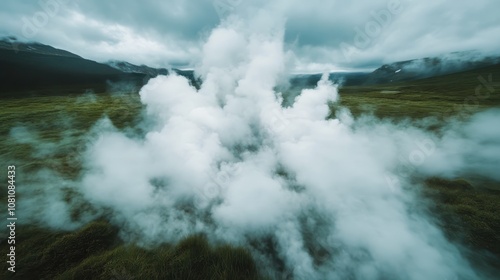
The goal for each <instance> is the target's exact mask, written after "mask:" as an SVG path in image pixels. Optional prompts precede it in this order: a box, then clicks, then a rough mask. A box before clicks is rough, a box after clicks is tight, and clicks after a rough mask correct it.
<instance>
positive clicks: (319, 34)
mask: <svg viewBox="0 0 500 280" xmlns="http://www.w3.org/2000/svg"><path fill="white" fill-rule="evenodd" d="M267 2H268V1H261V0H257V1H253V2H251V3H244V2H243V1H238V0H197V1H181V0H169V1H156V0H146V1H141V2H137V1H130V0H125V1H106V2H103V1H80V0H40V1H32V2H30V3H25V2H19V1H13V0H8V1H3V2H2V10H1V11H0V18H1V19H0V23H1V26H2V27H1V28H0V33H3V34H5V35H7V34H9V35H15V36H17V37H19V38H20V39H24V40H36V41H40V42H43V43H47V44H51V45H54V46H56V47H60V48H64V49H67V50H70V51H72V52H75V53H77V54H79V55H82V56H84V57H88V58H90V59H94V60H98V61H106V60H109V59H119V60H127V61H131V62H133V63H146V64H150V65H155V66H166V65H173V66H194V65H193V64H194V62H195V61H197V60H198V59H199V57H200V52H201V46H202V43H201V42H202V41H203V39H204V38H206V37H207V34H209V31H210V30H211V29H213V28H214V27H215V26H217V25H218V24H219V23H220V20H221V18H220V17H219V16H221V12H222V16H223V18H225V13H224V12H231V13H233V14H235V15H237V16H239V17H243V18H245V19H246V20H250V21H252V20H254V18H253V14H254V12H255V11H256V10H258V9H264V8H265V9H267V10H272V12H273V13H274V14H275V15H276V17H283V18H285V19H286V29H285V42H286V45H287V48H289V49H290V50H292V51H293V53H294V55H293V56H292V58H293V64H294V65H295V67H294V68H295V69H296V70H299V71H300V70H302V71H324V70H333V69H346V68H371V67H377V66H378V65H380V64H381V63H387V62H392V61H397V60H405V59H412V58H419V57H425V56H434V55H440V54H443V53H448V52H453V51H463V50H472V49H476V50H479V51H482V52H484V53H487V54H490V53H492V52H495V48H496V47H497V46H498V45H500V37H498V36H497V35H498V34H500V22H499V21H498V20H497V14H496V11H498V8H500V3H498V2H497V1H494V0H478V1H473V2H471V1H464V0H462V1H451V0H438V1H413V0H376V1H370V2H369V3H367V2H366V1H362V0H356V1H350V2H344V1H321V0H311V1H307V2H304V1H298V0H289V1H285V0H279V1H273V2H272V3H271V4H269V3H267ZM54 5H57V7H56V8H55V6H54ZM44 7H45V8H44ZM37 13H38V14H37ZM40 13H45V15H48V17H47V20H44V18H43V16H40ZM37 16H38V17H37ZM36 20H38V23H43V24H38V26H37V22H36ZM28 22H29V23H28ZM30 24H32V26H31V27H30V26H29V25H30ZM254 24H256V25H258V23H254ZM33 26H34V27H35V28H32V27H33ZM33 29H35V32H32V31H33ZM26 35H28V36H26Z"/></svg>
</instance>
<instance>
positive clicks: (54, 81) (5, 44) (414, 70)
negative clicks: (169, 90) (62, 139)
mask: <svg viewBox="0 0 500 280" xmlns="http://www.w3.org/2000/svg"><path fill="white" fill-rule="evenodd" d="M496 63H500V57H483V56H481V55H480V54H478V53H475V52H457V53H451V54H448V55H444V56H442V57H433V58H421V59H414V60H407V61H400V62H394V63H390V64H385V65H382V66H381V67H380V68H378V69H376V70H375V71H373V72H371V73H370V72H337V73H330V75H329V79H330V80H332V81H334V82H335V83H338V84H341V85H343V86H363V85H378V84H390V83H397V82H404V81H413V80H418V79H423V78H429V77H436V76H441V75H446V74H450V73H457V72H462V71H466V70H470V69H477V68H481V67H485V66H488V65H493V64H496ZM171 71H174V72H176V73H177V74H179V75H182V76H185V77H187V78H188V79H189V80H190V81H191V84H193V85H194V86H195V87H197V88H199V87H200V85H201V81H200V80H199V79H198V78H196V77H195V75H194V72H193V71H190V70H188V71H183V70H179V69H171ZM168 73H169V70H168V69H165V68H153V67H149V66H147V65H135V64H132V63H129V62H125V61H109V62H107V63H98V62H95V61H92V60H88V59H85V58H82V57H80V56H78V55H76V54H73V53H71V52H68V51H65V50H60V49H57V48H54V47H51V46H48V45H44V44H40V43H23V42H19V41H17V40H16V39H15V38H14V37H6V38H3V39H0V95H3V94H4V92H7V91H12V90H24V89H29V90H31V89H36V88H38V87H52V86H65V85H82V86H101V87H102V86H106V85H107V83H109V82H120V81H126V82H128V83H133V84H135V85H136V86H142V85H143V84H145V83H146V82H147V81H148V80H149V79H150V78H152V77H155V76H157V75H167V74H168ZM320 79H321V74H313V75H294V76H292V77H291V78H290V85H291V87H292V88H295V89H298V88H311V87H314V86H315V85H316V84H317V82H318V81H319V80H320Z"/></svg>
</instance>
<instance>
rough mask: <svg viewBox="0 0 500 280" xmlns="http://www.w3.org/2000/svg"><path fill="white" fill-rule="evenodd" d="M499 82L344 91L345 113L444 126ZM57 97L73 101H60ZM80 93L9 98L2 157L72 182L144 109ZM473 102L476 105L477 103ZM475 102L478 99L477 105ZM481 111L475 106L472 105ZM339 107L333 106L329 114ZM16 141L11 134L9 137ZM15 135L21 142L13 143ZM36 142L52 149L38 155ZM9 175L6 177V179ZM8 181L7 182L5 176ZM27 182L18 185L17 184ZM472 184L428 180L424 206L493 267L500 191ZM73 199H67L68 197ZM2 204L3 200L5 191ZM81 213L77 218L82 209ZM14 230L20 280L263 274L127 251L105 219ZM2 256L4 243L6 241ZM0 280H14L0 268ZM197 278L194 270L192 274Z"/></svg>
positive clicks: (192, 258) (235, 251) (199, 255)
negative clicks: (101, 143)
mask: <svg viewBox="0 0 500 280" xmlns="http://www.w3.org/2000/svg"><path fill="white" fill-rule="evenodd" d="M490 75H492V77H493V81H495V79H496V78H497V77H500V67H499V66H492V67H487V68H484V69H480V70H475V71H468V72H464V73H460V74H452V75H447V76H443V77H438V78H431V79H426V80H421V81H414V82H409V83H395V84H390V85H381V86H370V87H345V88H342V89H341V91H340V95H341V102H340V104H341V106H346V107H348V108H349V109H350V110H351V112H352V113H353V115H354V116H355V117H358V116H360V115H361V114H363V113H368V114H374V115H375V116H377V117H379V118H390V119H394V120H396V121H397V120H401V119H408V118H409V119H412V120H418V119H422V118H426V117H436V118H437V119H439V120H440V121H441V122H442V123H445V122H446V120H447V119H448V118H450V117H459V118H467V117H469V116H470V115H471V114H472V113H474V112H477V111H480V110H484V109H487V108H493V107H497V108H500V87H496V88H495V91H493V92H489V94H488V96H486V92H487V91H486V89H485V88H483V91H482V95H480V96H478V95H476V88H477V87H478V86H479V85H481V81H480V80H479V79H478V77H483V78H484V79H486V80H487V79H488V77H489V76H490ZM61 92H69V93H70V94H66V95H61ZM83 92H85V88H82V87H69V88H64V89H58V90H57V91H52V90H51V89H45V90H39V91H37V92H36V95H35V96H32V94H33V92H11V93H9V94H6V95H5V96H8V97H4V98H2V99H1V102H2V111H1V112H0V155H1V156H0V159H1V161H2V162H8V164H16V166H17V167H18V168H19V170H21V171H22V172H24V173H25V174H29V172H34V171H36V170H39V169H40V168H50V169H52V170H55V171H56V172H57V173H58V175H59V176H61V178H67V179H74V178H76V177H77V176H78V174H79V172H80V171H81V166H80V165H79V164H75V162H74V161H73V159H74V158H77V157H78V155H79V151H80V149H79V148H78V147H81V146H83V145H85V141H86V139H85V138H83V135H85V134H86V133H87V132H88V131H89V130H90V129H91V127H92V126H93V125H94V124H95V123H96V122H97V121H98V120H99V119H101V118H102V117H103V116H108V117H109V119H110V120H111V121H112V123H113V124H114V125H115V126H116V127H117V128H119V129H125V128H127V127H131V126H133V124H135V123H137V122H139V121H140V120H141V118H140V117H141V111H142V109H143V106H142V105H141V103H140V100H139V97H138V95H137V94H136V93H134V92H128V93H127V92H125V93H122V94H110V93H106V92H104V91H103V90H102V91H99V90H98V91H97V94H95V95H89V94H83V95H82V94H81V93H83ZM474 98H475V99H474ZM472 101H474V102H472ZM471 105H475V106H471ZM337 107H338V105H332V112H333V111H335V110H336V109H337ZM13 133H14V134H15V133H18V134H16V136H17V137H11V136H12V134H13ZM14 138H16V139H17V140H14ZM34 143H37V145H38V144H39V143H43V144H44V145H46V146H47V147H52V152H50V153H47V154H37V150H36V145H34ZM2 176H3V175H2ZM2 178H4V177H2ZM20 180H22V179H20ZM471 182H472V181H471V180H470V178H460V179H459V178H457V180H444V179H440V178H428V180H426V181H423V182H422V184H423V185H424V186H425V187H424V189H423V190H422V199H428V200H430V201H433V202H434V203H433V204H432V205H434V206H433V207H434V208H433V209H429V211H432V212H433V213H434V214H435V216H436V219H437V223H439V224H440V225H441V226H442V228H443V229H444V231H445V233H446V235H447V237H448V238H449V239H451V240H453V241H454V242H457V243H459V244H463V245H464V246H465V247H466V248H468V249H470V254H469V256H468V257H469V259H470V260H472V261H475V262H477V263H478V265H481V264H480V263H482V260H483V259H478V258H477V254H478V253H477V252H484V253H485V254H481V256H483V255H487V256H488V255H489V256H490V257H487V258H486V259H485V262H486V263H488V262H489V263H491V265H494V262H495V258H497V257H500V247H499V245H498V244H500V213H499V209H500V192H499V191H498V190H500V187H499V186H498V183H496V182H484V184H483V183H477V182H473V183H471ZM68 199H71V197H70V198H68ZM0 201H1V202H0V205H1V206H2V207H3V206H4V204H5V201H6V193H5V192H2V193H0ZM74 210H75V217H76V216H78V211H79V209H74ZM17 232H18V237H17V238H18V240H19V245H18V256H19V257H18V265H19V271H18V273H16V274H15V277H16V278H17V279H73V278H87V279H156V278H160V276H161V278H163V279H258V278H260V276H259V273H258V269H257V268H256V266H255V263H254V262H253V261H252V259H251V256H250V254H249V253H248V252H246V251H245V250H244V249H242V248H234V247H230V246H226V245H219V246H215V247H214V246H211V245H209V244H208V242H207V240H206V239H205V238H204V237H203V236H192V237H188V238H186V239H184V240H183V241H181V242H180V243H179V244H164V245H162V246H160V247H157V248H155V249H151V250H148V249H143V248H140V247H137V246H135V245H131V244H125V243H123V242H122V241H120V239H119V238H118V236H117V230H116V228H114V227H113V226H111V225H110V224H109V223H108V222H107V221H105V220H101V221H95V222H92V223H90V224H88V225H87V226H85V227H84V228H82V229H80V230H78V231H76V232H64V231H54V230H48V229H46V228H44V227H43V226H42V225H22V226H19V227H18V228H17ZM0 244H1V245H0V251H1V252H6V251H7V248H8V245H7V244H6V242H5V239H4V238H2V239H1V243H0ZM1 267H2V274H3V277H2V279H8V278H6V277H10V276H11V275H10V274H9V273H10V272H7V269H6V268H7V264H6V263H5V262H3V263H2V265H1ZM193 271H196V272H197V273H196V274H194V273H193Z"/></svg>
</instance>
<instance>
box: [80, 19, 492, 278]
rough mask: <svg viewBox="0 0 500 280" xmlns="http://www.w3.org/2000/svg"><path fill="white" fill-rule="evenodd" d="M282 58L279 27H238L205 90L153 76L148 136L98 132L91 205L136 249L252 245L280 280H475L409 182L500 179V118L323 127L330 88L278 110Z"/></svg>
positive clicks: (210, 60) (208, 61)
mask: <svg viewBox="0 0 500 280" xmlns="http://www.w3.org/2000/svg"><path fill="white" fill-rule="evenodd" d="M265 16H266V15H264V14H259V15H258V16H257V18H259V22H263V21H262V20H261V18H260V17H264V18H265ZM267 22H269V20H267ZM269 26H278V27H279V26H280V23H279V22H278V23H277V24H276V25H269ZM283 49H284V47H283V32H282V29H281V28H272V29H271V30H269V29H266V28H264V27H263V26H262V25H260V26H258V27H257V28H255V27H254V26H252V25H251V24H249V23H245V22H232V21H228V22H226V23H224V24H222V25H220V26H219V27H217V28H216V29H214V30H213V31H212V33H211V35H210V36H209V38H208V40H207V42H206V44H205V46H204V48H203V60H202V61H201V62H200V65H199V67H198V69H197V71H198V74H199V75H200V76H201V77H202V78H203V81H204V82H203V85H202V87H201V89H200V90H196V89H195V88H194V87H193V86H191V85H190V84H189V81H188V80H187V79H185V78H184V77H181V76H177V75H175V74H174V75H170V76H166V77H165V76H160V77H157V78H155V79H152V80H150V81H149V83H148V84H147V85H146V86H144V87H143V88H142V89H141V92H140V96H141V101H142V102H143V103H144V104H145V105H146V110H147V121H148V122H149V123H150V124H152V125H151V126H152V129H151V130H149V131H147V132H146V133H145V134H144V135H141V136H137V137H131V136H130V135H126V134H123V133H121V132H120V131H119V130H117V129H115V128H113V126H112V125H111V124H110V123H109V122H101V123H100V124H99V125H98V126H96V128H95V129H96V131H98V133H97V135H96V138H95V141H94V142H93V144H92V145H90V146H89V148H88V150H87V153H86V157H85V161H84V163H85V170H86V171H85V172H84V173H83V175H82V177H81V180H80V181H79V182H78V185H79V190H81V192H82V194H83V196H84V197H85V199H86V200H88V201H90V202H91V203H92V204H94V205H96V207H98V208H99V207H102V208H104V209H107V211H110V212H109V213H111V214H112V217H113V218H112V220H113V222H114V223H116V224H118V225H120V226H121V227H122V236H123V237H124V238H126V239H128V240H135V241H138V242H140V243H142V244H145V245H154V244H157V243H161V242H166V241H170V242H172V241H178V240H179V239H181V238H183V237H185V236H188V235H191V234H194V233H205V234H207V235H208V237H209V239H210V240H212V242H217V241H225V242H230V243H233V244H237V245H243V246H246V247H247V248H249V249H250V250H251V251H252V252H253V254H254V256H255V257H256V258H257V259H258V261H259V264H260V267H261V268H262V269H264V270H268V273H271V274H272V275H278V273H285V274H289V275H293V277H294V278H296V279H345V278H349V277H354V278H356V279H379V278H386V279H387V278H388V279H393V278H405V279H455V278H457V279H476V278H478V277H479V274H478V273H480V272H477V271H474V270H473V269H472V268H471V267H470V265H469V264H468V262H467V261H466V260H465V259H464V258H463V257H462V255H461V253H460V251H459V249H458V248H457V247H456V246H455V245H453V244H450V243H449V242H448V241H447V240H446V239H445V238H444V236H443V234H442V232H441V231H440V230H439V229H438V228H437V227H436V226H435V225H434V224H433V223H432V219H430V218H429V217H427V216H426V215H425V214H424V213H425V211H424V209H425V206H424V205H422V204H421V203H418V201H417V199H418V196H417V194H416V191H417V189H418V185H414V183H412V178H414V177H415V176H419V175H425V176H430V175H436V176H449V177H453V176H456V175H460V174H463V173H467V172H473V173H478V174H480V175H483V176H485V177H488V178H491V179H495V180H499V178H498V175H497V174H496V172H495V166H498V160H497V159H498V158H499V157H498V155H499V151H500V145H499V144H500V143H499V142H498V140H497V139H498V135H497V133H496V132H494V131H492V129H491V125H492V124H493V123H496V122H498V120H499V119H500V114H499V112H498V111H488V112H485V113H481V114H479V115H477V116H475V117H473V118H471V120H470V121H469V122H468V123H466V124H462V123H460V124H456V125H450V126H449V127H448V128H444V129H443V130H442V131H440V132H439V133H432V134H431V133H430V132H428V130H425V129H422V128H418V127H415V126H412V125H411V124H410V123H391V122H388V121H381V120H378V119H375V118H372V117H367V118H360V119H354V118H352V117H351V116H350V113H349V111H348V110H347V109H343V110H340V111H339V112H338V114H337V117H335V118H332V119H327V116H328V114H329V107H328V103H329V102H339V96H338V91H337V86H335V85H333V84H331V82H329V81H328V80H326V79H322V80H321V81H320V82H319V83H318V86H317V87H316V88H315V89H308V90H303V91H302V93H301V94H300V95H299V96H298V97H297V98H296V99H295V102H294V103H293V105H292V106H291V107H288V108H282V106H281V102H282V100H281V94H280V93H279V92H275V91H274V90H273V88H274V87H275V86H276V85H277V84H278V83H279V81H280V80H281V79H282V76H283V75H284V73H285V72H286V64H287V54H286V53H285V52H284V51H283ZM485 149H486V150H485ZM450 159H453V160H450ZM395 182H397V183H395ZM273 273H276V274H273Z"/></svg>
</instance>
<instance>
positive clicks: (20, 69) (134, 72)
mask: <svg viewBox="0 0 500 280" xmlns="http://www.w3.org/2000/svg"><path fill="white" fill-rule="evenodd" d="M174 71H175V72H177V73H178V74H179V75H183V76H186V77H187V78H188V79H190V80H191V82H192V84H193V85H195V86H198V85H199V81H197V80H196V79H195V78H194V73H193V72H192V71H181V70H177V69H174ZM167 74H168V70H167V69H164V68H161V69H156V68H151V67H148V66H145V65H142V66H137V65H134V64H131V63H127V62H118V61H114V62H110V63H109V64H103V63H98V62H95V61H92V60H88V59H85V58H82V57H80V56H78V55H76V54H73V53H71V52H68V51H65V50H60V49H56V48H54V47H51V46H48V45H44V44H40V43H23V42H19V41H17V40H16V39H15V38H13V37H7V38H3V39H0V96H1V95H4V94H5V93H6V92H7V91H13V90H14V91H15V90H31V89H36V88H40V87H53V86H68V85H71V86H74V85H81V86H83V87H91V88H95V87H99V88H103V87H105V86H106V85H107V83H109V82H121V81H124V82H128V83H133V84H135V85H136V86H142V85H143V84H145V83H146V82H147V81H148V80H149V79H150V78H152V77H155V76H157V75H167Z"/></svg>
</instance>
